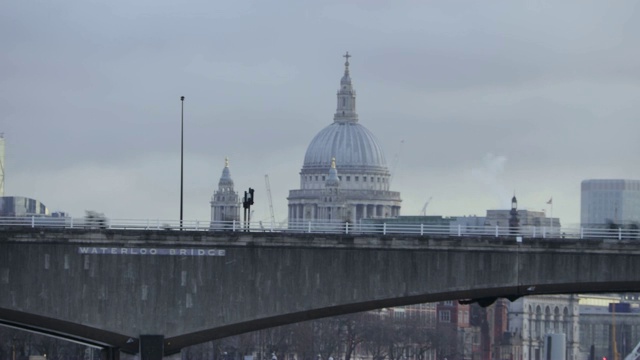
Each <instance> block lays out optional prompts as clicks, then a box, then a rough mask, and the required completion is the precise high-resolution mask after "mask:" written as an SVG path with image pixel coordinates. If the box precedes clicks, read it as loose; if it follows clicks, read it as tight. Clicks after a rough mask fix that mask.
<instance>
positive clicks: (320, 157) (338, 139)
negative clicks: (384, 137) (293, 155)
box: [303, 122, 387, 171]
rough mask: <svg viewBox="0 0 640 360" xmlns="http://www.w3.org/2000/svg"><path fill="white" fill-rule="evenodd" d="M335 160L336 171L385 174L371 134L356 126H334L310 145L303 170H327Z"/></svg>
mask: <svg viewBox="0 0 640 360" xmlns="http://www.w3.org/2000/svg"><path fill="white" fill-rule="evenodd" d="M332 158H335V159H336V161H337V163H338V164H339V165H338V167H339V168H348V167H349V168H359V169H363V170H364V169H365V168H366V169H367V170H373V171H387V163H386V160H385V157H384V152H383V151H382V147H381V146H380V145H379V144H378V140H377V139H376V138H375V136H374V135H373V133H371V131H369V130H368V129H367V128H365V127H364V126H362V125H360V124H358V123H356V122H334V123H333V124H331V125H329V126H327V127H325V128H324V129H322V130H321V131H320V132H319V133H318V134H317V135H316V136H315V137H314V138H313V140H312V141H311V143H310V144H309V147H308V148H307V152H306V154H305V156H304V166H303V168H304V169H308V170H311V169H328V168H329V166H330V165H331V159H332Z"/></svg>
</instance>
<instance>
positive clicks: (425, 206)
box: [420, 196, 433, 216]
mask: <svg viewBox="0 0 640 360" xmlns="http://www.w3.org/2000/svg"><path fill="white" fill-rule="evenodd" d="M432 198H433V196H429V200H427V202H425V203H424V206H423V207H422V210H420V215H422V216H427V206H428V205H429V202H430V201H431V199H432Z"/></svg>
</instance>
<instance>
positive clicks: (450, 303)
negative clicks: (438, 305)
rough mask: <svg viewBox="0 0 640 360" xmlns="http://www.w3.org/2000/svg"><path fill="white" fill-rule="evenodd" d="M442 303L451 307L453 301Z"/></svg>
mask: <svg viewBox="0 0 640 360" xmlns="http://www.w3.org/2000/svg"><path fill="white" fill-rule="evenodd" d="M442 303H443V304H444V305H453V301H452V300H447V301H443V302H442Z"/></svg>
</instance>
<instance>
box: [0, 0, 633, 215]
mask: <svg viewBox="0 0 640 360" xmlns="http://www.w3.org/2000/svg"><path fill="white" fill-rule="evenodd" d="M0 44H2V51H1V52H0V132H3V133H4V137H5V141H6V170H5V195H15V196H27V197H32V198H36V199H38V200H40V201H42V202H43V203H44V204H46V205H47V206H48V207H49V208H50V209H51V210H53V211H56V210H60V211H67V212H69V213H71V215H73V216H83V215H84V211H85V210H95V211H99V212H103V213H105V215H107V216H108V217H110V218H113V219H177V218H178V217H179V200H180V105H181V104H180V96H185V97H186V100H185V103H184V105H185V111H184V118H185V119H184V122H185V130H184V153H185V162H184V164H185V165H184V186H185V189H184V218H185V219H193V220H196V219H200V220H207V219H208V218H209V216H210V205H209V201H210V197H211V195H212V194H213V191H214V190H215V189H216V188H217V182H218V179H219V177H220V174H221V171H222V168H223V166H224V158H225V156H228V157H229V158H230V163H231V174H232V177H233V179H234V181H235V184H236V188H237V189H238V190H240V191H244V190H246V189H247V188H248V187H253V188H255V189H256V204H255V207H254V208H255V210H256V212H255V214H254V219H259V220H268V218H269V210H268V204H267V201H266V198H267V197H266V186H265V174H268V175H269V179H270V183H271V190H272V196H273V206H274V209H275V212H276V220H278V221H283V220H285V219H286V216H287V215H286V214H287V210H286V209H287V202H286V197H287V194H288V191H289V190H290V189H294V188H296V187H298V186H299V175H298V173H299V171H300V168H301V166H302V162H303V158H304V153H305V151H306V147H307V145H308V144H309V142H310V141H311V139H312V138H313V137H314V136H315V134H316V133H318V132H319V131H320V130H321V129H322V128H324V127H325V126H327V125H329V124H330V123H331V122H332V120H333V114H334V111H335V106H336V91H337V89H338V85H339V80H340V77H341V76H342V72H343V63H344V59H343V58H342V55H343V54H344V53H345V51H349V53H350V54H352V55H353V58H352V59H351V75H352V79H353V83H354V87H355V88H356V90H357V95H358V98H357V102H358V113H359V115H360V122H361V124H362V125H364V126H365V127H367V128H368V129H370V130H371V131H372V132H373V133H374V134H376V136H377V137H378V139H379V140H380V142H381V144H382V146H383V147H384V149H385V151H386V157H387V162H388V164H389V167H390V169H391V170H392V171H393V182H392V185H391V186H392V189H393V190H397V191H400V192H401V194H402V199H403V207H402V213H403V214H405V215H412V214H418V213H419V212H420V210H421V208H422V207H423V205H424V203H425V202H426V201H427V199H429V198H430V197H432V200H431V202H430V204H429V206H428V208H427V214H431V215H474V214H475V215H483V214H484V213H485V210H486V209H495V208H506V207H508V202H509V199H510V197H511V196H512V195H513V193H514V191H515V193H516V195H517V197H518V200H519V205H520V208H526V209H530V210H542V209H546V210H547V211H550V210H551V209H550V207H549V206H548V205H546V202H547V201H548V200H549V199H550V198H551V197H553V215H554V216H559V217H560V218H561V221H562V223H563V224H573V223H577V222H578V221H579V217H580V181H582V180H583V179H588V178H629V179H640V166H639V165H638V158H639V155H640V141H639V135H640V121H639V115H640V101H638V98H639V95H640V61H639V59H640V47H638V44H640V6H639V5H638V2H637V1H622V0H621V1H615V2H609V1H587V0H575V1H541V0H528V1H507V0H505V1H415V0H413V1H403V0H399V1H375V0H355V1H348V0H340V1H334V0H326V1H303V0H295V1H293V0H282V1H275V2H274V1H225V2H220V1H210V0H190V1H164V0H153V1H151V0H138V1H123V0H112V1H87V0H65V1H48V0H42V1H36V0H33V1H31V0H30V1H5V2H3V3H2V4H1V5H0Z"/></svg>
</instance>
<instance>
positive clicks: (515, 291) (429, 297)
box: [0, 281, 640, 360]
mask: <svg viewBox="0 0 640 360" xmlns="http://www.w3.org/2000/svg"><path fill="white" fill-rule="evenodd" d="M626 292H640V281H628V282H606V283H589V284H585V283H579V284H576V283H574V284H552V285H549V284H530V285H521V286H516V287H505V288H494V289H475V290H464V291H455V292H446V293H438V294H425V295H417V296H409V297H401V298H394V299H384V300H376V301H370V302H365V303H357V304H344V305H340V306H334V307H328V308H322V309H313V310H308V311H303V312H297V313H290V314H283V315H279V316H273V317H268V318H262V319H255V320H251V321H246V322H242V323H238V324H231V325H225V326H221V327H217V328H211V329H206V330H201V331H197V332H193V333H189V334H183V335H178V336H173V337H170V338H164V336H160V337H159V338H160V341H162V343H158V342H157V341H158V338H157V337H156V336H151V338H152V339H151V340H152V341H148V339H144V340H145V342H146V344H147V345H143V346H146V351H147V352H148V353H154V354H157V353H162V354H163V355H164V356H169V355H172V354H175V353H178V352H180V351H181V350H182V349H184V348H186V347H190V346H193V345H198V344H202V343H205V342H209V341H213V340H217V339H221V338H225V337H229V336H234V335H239V334H243V333H248V332H253V331H257V330H262V329H267V328H271V327H276V326H282V325H288V324H292V323H296V322H301V321H307V320H314V319H320V318H325V317H331V316H338V315H346V314H352V313H357V312H362V311H369V310H376V309H381V308H390V307H396V306H404V305H413V304H422V303H431V302H438V301H445V300H458V301H461V302H465V303H473V302H477V303H479V304H480V305H481V306H487V305H490V304H492V303H493V302H494V301H495V300H496V299H498V298H506V299H509V300H511V301H515V300H516V299H518V298H520V297H523V296H532V295H550V294H586V293H626ZM0 325H5V326H9V327H13V328H16V329H20V330H25V331H31V332H36V333H39V334H43V335H48V336H52V337H56V338H59V339H62V340H66V341H71V342H75V343H79V344H82V345H86V346H91V347H95V348H99V349H101V350H102V352H103V357H102V358H103V359H108V360H117V359H119V356H118V352H119V351H123V352H126V353H129V354H136V353H138V352H139V350H140V346H141V341H140V339H139V338H135V337H131V336H128V335H125V334H116V333H113V332H110V331H105V330H101V329H96V328H92V327H88V326H84V325H81V324H75V323H71V322H68V321H63V320H58V319H53V318H47V317H44V316H40V315H36V314H30V313H24V312H20V311H15V310H9V309H3V308H0ZM144 337H145V336H144V335H143V338H144ZM146 337H147V338H149V336H146ZM146 358H147V359H154V357H153V356H146ZM158 358H160V357H158Z"/></svg>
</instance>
